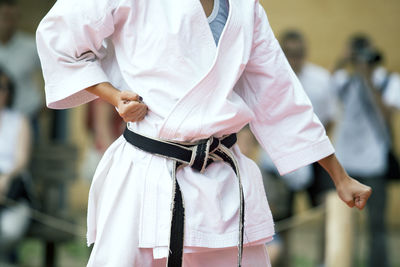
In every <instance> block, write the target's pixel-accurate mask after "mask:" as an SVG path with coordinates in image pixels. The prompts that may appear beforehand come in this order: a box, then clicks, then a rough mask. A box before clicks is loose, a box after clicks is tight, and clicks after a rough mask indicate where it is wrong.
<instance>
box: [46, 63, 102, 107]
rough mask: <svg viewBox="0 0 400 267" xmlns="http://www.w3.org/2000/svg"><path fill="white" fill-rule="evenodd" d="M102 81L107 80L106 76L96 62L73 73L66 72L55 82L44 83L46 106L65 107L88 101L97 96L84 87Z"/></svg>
mask: <svg viewBox="0 0 400 267" xmlns="http://www.w3.org/2000/svg"><path fill="white" fill-rule="evenodd" d="M102 82H108V78H107V75H106V74H105V73H104V71H103V69H102V68H101V67H100V65H98V64H97V63H96V62H92V63H91V64H89V65H86V66H85V67H83V68H81V69H75V70H74V71H73V75H68V73H66V74H65V75H64V78H63V79H61V80H60V81H57V84H54V83H53V84H47V85H46V88H45V90H46V103H47V106H48V107H49V108H52V109H66V108H72V107H76V106H79V105H82V104H85V103H87V102H90V101H92V100H94V99H96V98H97V96H96V95H94V94H91V93H89V92H88V91H86V90H85V89H86V88H88V87H90V86H93V85H96V84H99V83H102Z"/></svg>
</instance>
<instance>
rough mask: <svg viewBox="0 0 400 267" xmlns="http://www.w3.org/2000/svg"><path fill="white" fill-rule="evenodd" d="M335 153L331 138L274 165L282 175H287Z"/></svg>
mask: <svg viewBox="0 0 400 267" xmlns="http://www.w3.org/2000/svg"><path fill="white" fill-rule="evenodd" d="M333 153H335V149H334V148H333V146H332V144H331V142H330V141H329V138H326V139H324V140H323V141H320V142H318V143H316V144H313V145H311V146H309V147H307V148H305V149H303V150H300V151H297V152H295V153H292V154H290V155H287V156H285V157H283V158H280V159H277V160H275V162H274V163H275V166H276V167H277V169H278V171H279V173H280V175H285V174H287V173H289V172H292V171H295V170H297V169H299V168H301V167H304V166H306V165H309V164H311V163H314V162H316V161H319V160H320V159H323V158H325V157H327V156H329V155H331V154H333Z"/></svg>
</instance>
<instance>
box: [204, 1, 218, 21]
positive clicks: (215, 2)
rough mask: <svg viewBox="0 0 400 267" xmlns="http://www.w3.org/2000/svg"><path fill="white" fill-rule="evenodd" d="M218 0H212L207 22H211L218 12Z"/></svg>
mask: <svg viewBox="0 0 400 267" xmlns="http://www.w3.org/2000/svg"><path fill="white" fill-rule="evenodd" d="M219 1H220V0H214V6H213V10H212V12H211V14H210V16H208V17H207V21H208V23H211V22H212V21H213V20H214V19H215V18H216V17H217V15H218V12H219Z"/></svg>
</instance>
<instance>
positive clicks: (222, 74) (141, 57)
mask: <svg viewBox="0 0 400 267" xmlns="http://www.w3.org/2000/svg"><path fill="white" fill-rule="evenodd" d="M207 17H208V18H207ZM214 22H215V23H214ZM215 24H217V25H215ZM216 37H217V38H216ZM37 46H38V51H39V56H40V58H41V62H42V68H43V73H44V78H45V83H46V88H45V89H46V100H47V105H48V107H50V108H56V109H62V108H70V107H74V106H78V105H81V104H84V103H87V102H89V101H91V100H93V99H95V98H97V97H101V98H102V99H104V100H106V101H107V102H109V103H111V104H112V105H113V106H115V107H116V108H117V110H118V112H119V114H120V115H121V117H122V118H123V119H124V120H125V121H126V122H127V123H128V126H127V127H128V129H127V130H126V131H125V133H126V135H127V136H130V135H135V136H136V137H138V138H139V139H143V138H145V137H143V136H146V137H148V138H153V139H155V140H156V141H155V142H159V143H160V140H163V141H164V142H167V141H173V142H179V143H180V144H181V146H182V147H183V146H184V145H188V144H189V143H190V144H195V143H196V142H197V143H196V144H198V143H199V144H204V142H202V141H200V140H204V139H206V140H207V144H208V148H207V149H210V147H211V146H210V142H211V141H213V140H214V141H215V140H218V139H219V140H220V142H223V141H221V140H222V139H223V138H225V137H227V136H228V137H232V134H233V133H236V132H238V131H239V130H240V129H241V128H242V127H243V126H245V125H246V124H248V123H249V124H250V127H251V130H252V132H253V133H254V134H255V136H256V138H257V139H258V141H259V143H260V144H261V145H262V147H263V148H264V149H266V150H267V151H268V153H269V154H270V156H271V158H272V160H273V161H274V163H275V164H276V166H277V168H278V170H279V171H280V172H281V173H282V174H284V173H288V172H291V171H293V170H295V169H297V168H299V167H302V166H304V165H306V164H310V163H312V162H315V161H319V162H320V163H321V164H322V165H323V166H324V167H325V168H326V169H327V170H328V171H329V173H330V174H331V176H332V179H333V180H334V181H335V184H336V186H337V189H338V193H339V196H340V197H341V198H342V199H343V200H344V201H345V202H346V203H347V204H348V205H349V206H350V207H353V206H357V207H358V208H360V209H362V208H363V207H364V205H365V204H366V201H367V199H368V197H369V195H370V194H371V189H370V188H369V187H366V186H364V185H362V184H360V183H358V182H357V181H355V180H353V179H352V178H350V177H349V176H348V175H347V173H346V172H345V171H344V169H343V168H342V167H341V165H340V164H339V162H338V161H337V160H336V157H335V156H334V149H333V147H332V145H331V143H330V141H329V139H328V137H327V136H326V134H325V130H324V128H323V127H322V125H321V123H320V121H319V120H318V118H317V117H316V116H315V114H314V112H313V109H312V106H311V104H310V101H309V99H308V98H307V96H306V94H305V93H304V91H303V89H302V87H301V85H300V83H299V81H298V80H297V78H296V76H295V74H294V73H293V71H292V70H291V68H290V66H289V64H288V62H287V60H286V59H285V57H284V54H283V52H282V50H281V49H280V47H279V44H278V42H277V41H276V39H275V37H274V35H273V32H272V30H271V27H270V26H269V23H268V20H267V16H266V14H265V12H264V9H263V8H262V6H261V5H260V4H259V3H258V1H239V0H229V1H225V0H219V1H218V0H214V1H212V0H201V1H198V0H175V1H163V0H133V1H132V0H96V1H94V0H87V1H78V0H59V1H57V2H56V4H55V5H54V7H53V8H52V9H51V10H50V12H49V13H48V14H47V15H46V16H45V18H44V19H43V20H42V22H41V23H40V25H39V27H38V30H37ZM125 133H124V136H121V137H120V138H119V139H117V140H116V141H115V142H114V143H113V144H112V145H111V146H110V147H109V148H108V150H107V151H106V153H105V155H104V156H103V158H102V160H101V161H100V163H99V166H98V168H97V170H96V173H95V175H94V179H93V182H92V186H91V190H90V193H89V204H88V205H89V207H88V244H92V243H94V247H93V250H92V253H91V256H90V259H89V263H88V266H165V265H166V264H168V265H169V266H180V264H178V263H177V264H176V265H174V264H172V263H171V261H169V253H170V252H171V251H170V249H169V248H171V244H172V245H175V239H179V238H177V237H176V236H174V235H171V240H173V241H174V242H170V231H171V230H170V229H171V224H172V223H171V210H173V211H175V206H174V205H177V203H176V202H175V201H172V197H174V199H175V197H176V196H177V195H176V191H177V190H178V189H177V187H176V186H177V185H179V188H180V190H181V192H182V195H183V201H184V208H185V211H184V212H185V217H184V248H183V252H184V254H183V266H191V267H192V266H233V265H235V264H238V265H239V266H240V256H238V254H240V252H239V253H238V248H237V247H236V246H238V247H239V251H240V244H238V243H240V238H239V239H238V233H239V232H241V228H240V229H238V226H239V224H240V222H241V221H242V219H241V217H242V216H239V215H243V214H242V207H243V206H242V205H241V204H242V201H240V199H241V198H240V196H241V194H240V192H241V190H238V178H239V179H240V177H241V180H242V181H241V184H242V188H243V192H244V203H245V206H244V209H245V210H244V232H243V236H242V237H243V243H244V246H245V249H244V253H243V258H242V262H241V263H242V265H243V266H265V265H266V264H268V262H269V259H268V255H267V253H266V250H265V246H264V244H265V242H267V241H269V240H271V239H272V238H273V234H274V227H273V220H272V216H271V213H270V210H269V207H268V202H267V199H266V197H265V193H264V188H263V184H262V178H261V174H260V171H259V169H258V167H257V165H256V164H255V163H254V162H253V161H251V160H250V159H248V158H247V157H245V156H244V155H243V154H242V153H241V152H240V150H239V149H238V146H237V145H233V146H232V148H231V149H228V148H227V146H228V145H227V146H225V145H223V144H221V143H218V144H217V148H216V149H212V150H207V151H206V152H207V153H206V154H207V156H206V157H204V158H202V159H201V160H202V161H201V162H202V165H201V166H203V167H202V168H201V172H199V171H197V170H194V169H193V168H194V165H193V164H196V162H198V158H197V149H198V147H200V145H196V153H195V152H193V153H192V157H193V158H192V159H191V160H190V163H188V165H190V166H191V167H192V168H191V167H190V166H186V167H185V165H183V167H181V168H178V169H176V168H175V167H176V164H177V162H178V161H177V160H172V159H170V158H166V157H164V156H161V155H158V154H157V155H156V154H152V153H148V152H146V151H144V150H142V149H139V148H138V147H137V146H135V145H132V142H133V141H135V140H133V141H132V140H130V141H129V142H128V138H127V137H126V136H125ZM211 137H212V138H211ZM217 138H218V139H217ZM146 140H147V139H146ZM210 140H211V141H210ZM224 140H225V139H224ZM214 141H213V142H212V144H214ZM182 142H183V143H182ZM163 144H164V143H163ZM160 146H161V145H160ZM160 146H155V148H158V147H160ZM202 147H203V146H202ZM153 148H154V147H153ZM182 149H183V148H182ZM217 150H218V151H221V150H223V151H224V153H226V154H229V155H230V156H229V159H228V160H230V162H233V163H234V164H231V166H230V165H228V164H226V162H224V161H226V158H224V157H219V159H224V161H222V160H219V161H218V160H217V161H216V162H214V163H213V164H211V165H209V166H208V168H205V166H206V165H205V163H206V162H208V161H207V160H210V159H218V156H216V154H215V153H217V152H218V151H217ZM199 151H200V150H199ZM215 151H217V152H215ZM203 152H204V151H203V150H202V151H201V152H199V153H203ZM202 155H203V154H202ZM233 165H235V166H237V169H235V171H236V173H237V174H238V175H236V174H235V172H234V168H233V167H232V166H233ZM175 171H176V179H177V183H175ZM174 192H175V193H174ZM239 217H240V218H239ZM178 241H179V240H178ZM173 256H174V253H173ZM167 257H168V259H167Z"/></svg>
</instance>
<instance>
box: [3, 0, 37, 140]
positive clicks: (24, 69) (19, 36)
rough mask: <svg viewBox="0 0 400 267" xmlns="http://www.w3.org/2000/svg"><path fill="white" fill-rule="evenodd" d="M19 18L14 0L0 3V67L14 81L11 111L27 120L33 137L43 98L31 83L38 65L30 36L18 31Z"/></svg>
mask: <svg viewBox="0 0 400 267" xmlns="http://www.w3.org/2000/svg"><path fill="white" fill-rule="evenodd" d="M19 18H20V14H19V9H18V5H17V1H16V0H0V66H1V67H2V68H3V69H4V70H5V71H6V72H7V73H8V74H9V75H10V77H11V79H12V80H13V81H14V82H15V89H16V91H15V99H14V103H13V108H15V109H16V110H18V111H19V112H21V113H22V114H24V115H25V116H26V117H28V118H29V119H30V120H31V122H32V125H33V127H34V133H35V136H37V135H38V121H37V116H38V113H39V111H40V109H41V108H42V106H43V100H42V98H43V96H42V93H41V92H40V91H39V88H38V83H37V82H35V75H37V74H38V73H39V72H40V62H39V57H38V55H37V51H36V45H35V40H34V37H33V36H30V35H28V34H26V33H23V32H21V31H19V30H18V22H19Z"/></svg>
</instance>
